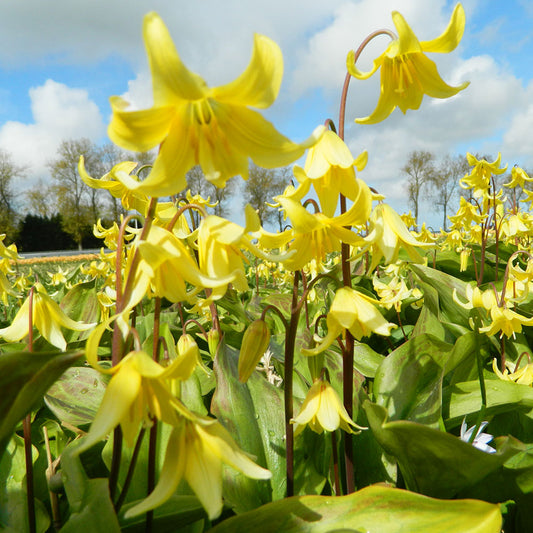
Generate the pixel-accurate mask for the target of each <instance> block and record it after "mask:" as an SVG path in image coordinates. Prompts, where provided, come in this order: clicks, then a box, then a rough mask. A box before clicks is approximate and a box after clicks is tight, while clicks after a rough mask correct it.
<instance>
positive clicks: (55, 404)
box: [44, 367, 109, 426]
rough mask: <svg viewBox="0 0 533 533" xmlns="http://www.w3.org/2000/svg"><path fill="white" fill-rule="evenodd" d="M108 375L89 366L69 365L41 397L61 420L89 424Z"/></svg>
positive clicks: (98, 404)
mask: <svg viewBox="0 0 533 533" xmlns="http://www.w3.org/2000/svg"><path fill="white" fill-rule="evenodd" d="M108 381H109V376H108V375H106V374H102V373H101V372H98V370H96V369H94V368H92V367H74V368H69V369H67V370H66V371H65V373H64V374H63V375H62V376H61V377H60V378H59V379H58V380H57V381H56V382H55V383H54V384H53V385H52V386H51V387H50V388H49V389H48V392H47V393H46V395H45V396H44V401H45V403H46V405H47V406H48V408H49V409H50V410H51V411H52V412H53V413H54V414H55V415H56V416H57V418H58V419H59V420H60V421H61V422H68V423H69V424H71V425H72V426H82V425H84V424H90V423H91V422H92V421H93V419H94V415H95V414H96V412H97V411H98V408H99V407H100V404H101V403H102V398H103V397H104V392H105V388H106V384H107V382H108Z"/></svg>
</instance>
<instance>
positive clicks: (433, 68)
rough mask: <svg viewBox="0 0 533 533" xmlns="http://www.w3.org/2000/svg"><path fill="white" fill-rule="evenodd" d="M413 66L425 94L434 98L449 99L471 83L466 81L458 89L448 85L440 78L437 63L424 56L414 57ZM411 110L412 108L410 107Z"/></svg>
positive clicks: (417, 55)
mask: <svg viewBox="0 0 533 533" xmlns="http://www.w3.org/2000/svg"><path fill="white" fill-rule="evenodd" d="M412 64H413V66H414V67H415V70H416V77H417V78H418V80H419V81H420V84H421V85H422V87H423V88H424V93H425V94H427V95H428V96H431V97H432V98H449V97H450V96H454V95H456V94H457V93H458V92H459V91H462V90H463V89H465V88H466V87H468V85H469V84H470V82H469V81H465V82H463V83H461V85H459V86H457V87H452V86H451V85H448V84H447V83H446V82H445V81H444V80H443V79H442V78H441V77H440V74H439V72H438V70H437V65H435V62H434V61H432V60H431V59H429V58H428V57H426V56H425V55H424V54H416V55H413V56H412ZM410 109H412V108H411V107H410Z"/></svg>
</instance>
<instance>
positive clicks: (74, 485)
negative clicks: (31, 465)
mask: <svg viewBox="0 0 533 533" xmlns="http://www.w3.org/2000/svg"><path fill="white" fill-rule="evenodd" d="M61 477H62V479H63V483H64V486H65V492H66V494H67V498H68V501H69V504H70V516H69V519H68V521H67V522H66V523H65V525H64V526H63V527H62V528H61V531H62V532H63V533H78V532H80V531H83V532H84V533H101V532H102V531H105V532H106V533H120V526H119V523H118V519H117V516H116V514H115V509H114V507H113V503H112V502H111V498H110V496H109V482H108V480H107V479H105V478H97V479H89V478H88V477H87V475H86V474H85V472H84V470H83V466H82V464H81V460H80V458H79V457H78V456H74V455H73V454H72V453H71V449H70V448H69V447H67V448H66V449H65V451H64V453H63V455H62V456H61Z"/></svg>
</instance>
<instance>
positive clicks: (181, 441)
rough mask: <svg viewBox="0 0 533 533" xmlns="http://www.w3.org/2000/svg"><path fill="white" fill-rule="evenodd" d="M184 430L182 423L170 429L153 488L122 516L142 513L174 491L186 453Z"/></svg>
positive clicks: (167, 497) (164, 499) (160, 502)
mask: <svg viewBox="0 0 533 533" xmlns="http://www.w3.org/2000/svg"><path fill="white" fill-rule="evenodd" d="M185 450H186V448H185V432H184V427H183V425H182V426H180V427H176V428H174V429H173V430H172V433H171V434H170V437H169V439H168V444H167V449H166V452H165V461H164V463H163V467H162V468H161V474H160V476H159V481H158V483H157V485H156V486H155V488H154V490H153V491H152V492H151V493H150V494H149V495H148V497H147V498H146V499H144V500H143V501H142V502H141V503H139V504H138V505H135V506H134V507H132V508H131V509H128V510H127V511H126V513H124V518H131V517H134V516H138V515H140V514H144V513H146V512H147V511H150V510H151V509H155V508H156V507H158V506H159V505H161V504H163V503H164V502H166V501H167V500H168V499H169V498H170V497H171V496H172V494H174V492H175V491H176V489H177V487H178V484H179V482H180V480H181V478H182V477H183V473H184V470H185V463H186V461H187V455H186V453H185Z"/></svg>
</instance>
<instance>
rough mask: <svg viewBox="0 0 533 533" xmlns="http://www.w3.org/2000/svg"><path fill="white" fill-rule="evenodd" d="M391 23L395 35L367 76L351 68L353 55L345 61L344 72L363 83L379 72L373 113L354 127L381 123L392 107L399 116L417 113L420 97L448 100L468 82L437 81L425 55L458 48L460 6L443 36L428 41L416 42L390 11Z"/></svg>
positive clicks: (462, 24)
mask: <svg viewBox="0 0 533 533" xmlns="http://www.w3.org/2000/svg"><path fill="white" fill-rule="evenodd" d="M392 20H393V22H394V25H395V26H396V30H397V31H398V38H397V39H395V40H393V41H392V42H391V43H390V44H389V46H388V47H387V49H386V50H385V52H383V53H382V54H381V55H380V56H379V57H378V58H377V59H375V60H374V66H373V68H372V70H371V71H370V72H361V71H360V70H359V69H358V68H357V67H356V66H355V64H354V58H355V53H354V52H353V51H351V52H350V53H349V54H348V57H347V59H346V67H347V68H348V72H349V73H350V74H351V75H352V76H354V77H355V78H358V79H360V80H366V79H368V78H369V77H370V76H372V75H373V74H374V73H375V72H376V71H377V70H378V69H379V68H381V93H380V97H379V101H378V104H377V107H376V109H375V110H374V112H373V113H372V114H371V115H370V116H368V117H365V118H358V119H355V122H357V123H358V124H376V123H377V122H381V121H382V120H385V119H386V118H387V117H388V116H389V115H390V114H391V113H392V112H393V111H394V109H395V108H396V107H399V108H400V109H401V110H402V112H403V113H404V114H405V112H406V111H407V110H408V109H418V108H419V107H420V104H421V103H422V99H423V97H424V94H427V95H428V96H431V97H432V98H449V97H450V96H454V95H455V94H457V93H458V92H459V91H462V90H463V89H465V88H466V87H467V86H468V84H469V82H464V83H462V84H461V85H459V86H458V87H451V86H450V85H448V84H447V83H445V82H444V81H443V80H442V78H441V77H440V75H439V73H438V71H437V66H436V65H435V63H434V62H433V61H432V60H431V59H429V58H428V57H426V55H425V53H426V52H438V53H448V52H451V51H452V50H454V49H455V48H456V47H457V45H458V44H459V42H460V40H461V38H462V36H463V32H464V28H465V12H464V9H463V6H462V5H461V4H457V6H456V7H455V9H454V11H453V14H452V17H451V19H450V22H449V24H448V27H447V28H446V30H445V31H444V33H443V34H442V35H441V36H440V37H437V38H436V39H433V40H431V41H423V42H419V40H418V39H417V37H416V35H415V34H414V33H413V31H412V30H411V28H410V27H409V25H408V24H407V22H405V19H404V18H403V17H402V15H400V13H398V12H397V11H393V13H392Z"/></svg>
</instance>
